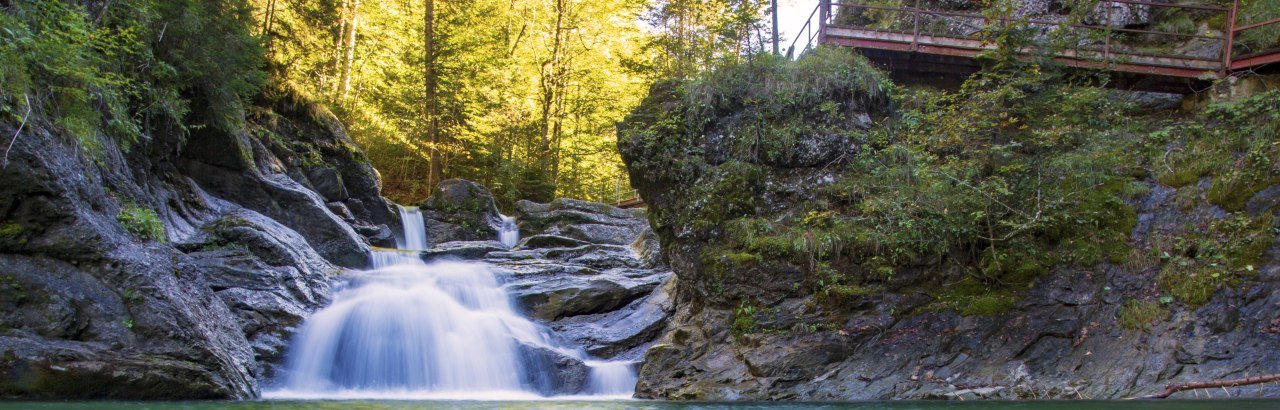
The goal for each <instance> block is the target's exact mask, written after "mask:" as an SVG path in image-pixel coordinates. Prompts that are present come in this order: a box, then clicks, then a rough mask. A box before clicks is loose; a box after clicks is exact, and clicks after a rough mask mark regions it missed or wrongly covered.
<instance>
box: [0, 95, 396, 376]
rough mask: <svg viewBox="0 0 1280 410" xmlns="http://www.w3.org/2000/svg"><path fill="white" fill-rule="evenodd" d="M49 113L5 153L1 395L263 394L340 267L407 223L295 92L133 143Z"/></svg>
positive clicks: (8, 127)
mask: <svg viewBox="0 0 1280 410" xmlns="http://www.w3.org/2000/svg"><path fill="white" fill-rule="evenodd" d="M15 125H16V124H11V123H9V122H8V121H5V122H3V123H0V131H2V132H4V133H5V134H6V135H13V134H14V132H15V131H16V130H15ZM50 129H51V128H48V127H45V126H42V125H41V124H38V123H35V124H26V127H25V128H24V130H23V132H22V135H21V138H20V139H18V140H17V141H16V142H15V143H14V146H13V149H12V151H11V152H10V153H9V157H8V159H9V163H8V164H7V166H5V167H4V168H3V169H2V170H0V226H2V227H3V233H2V234H0V281H3V286H0V306H3V310H2V312H3V313H0V396H6V397H30V398H116V399H164V398H168V399H173V398H184V399H214V398H252V397H256V396H257V395H258V394H259V392H260V390H261V388H262V383H263V380H264V379H265V378H266V377H268V375H269V373H270V371H271V369H270V365H271V363H274V362H276V361H278V360H279V358H280V355H281V353H282V352H283V348H284V346H285V343H286V341H287V340H288V339H289V334H290V332H291V329H292V327H293V326H295V325H296V324H297V323H298V322H299V321H301V320H302V318H303V317H305V316H306V315H307V314H309V313H310V312H311V311H312V310H314V309H316V308H317V307H319V306H321V305H323V304H325V303H327V302H328V301H329V283H330V278H331V277H332V276H333V275H336V274H339V273H340V272H341V271H342V270H343V269H344V267H345V268H360V267H364V266H365V265H366V264H367V258H368V249H369V246H370V244H371V243H372V244H385V243H387V241H389V240H392V239H393V238H392V236H391V231H390V230H389V229H388V228H387V226H386V223H387V222H388V221H389V219H390V218H392V216H391V215H392V213H391V211H390V204H389V203H388V202H386V201H385V200H383V199H382V198H381V197H380V196H379V195H378V189H379V181H378V178H377V173H376V172H375V171H374V170H373V168H372V167H370V166H369V164H368V161H367V160H365V159H364V155H363V154H362V153H361V152H360V151H359V150H358V149H356V148H355V146H354V145H353V144H352V142H351V140H350V139H349V138H348V137H347V136H346V134H345V132H344V131H343V129H342V127H341V126H340V124H338V122H337V120H336V119H335V118H334V117H333V116H332V114H329V113H328V112H327V111H325V110H324V109H323V108H322V107H319V106H316V105H312V104H306V103H303V102H300V101H299V100H297V99H295V98H293V97H291V96H289V95H277V96H272V97H264V98H263V99H262V100H261V101H259V102H258V105H257V107H253V108H251V109H250V110H249V112H248V114H247V121H246V126H245V128H244V129H242V130H239V131H236V132H222V131H217V130H214V129H212V128H206V129H201V130H197V131H195V132H193V133H192V135H189V136H184V135H181V134H180V133H176V132H175V133H174V134H172V135H168V134H157V135H152V136H150V139H148V140H146V141H143V142H141V143H138V144H135V145H134V146H133V147H131V149H129V150H127V151H126V150H122V149H121V148H119V147H117V146H115V145H114V144H112V143H110V142H106V143H104V144H102V147H101V148H100V149H99V150H97V151H86V150H83V149H82V148H80V147H78V146H77V144H75V143H73V142H70V139H69V138H67V137H64V136H62V135H58V134H55V133H52V132H50V131H49V130H50Z"/></svg>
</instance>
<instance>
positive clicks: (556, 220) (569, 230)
mask: <svg viewBox="0 0 1280 410" xmlns="http://www.w3.org/2000/svg"><path fill="white" fill-rule="evenodd" d="M516 219H517V221H519V224H520V234H521V235H525V236H532V235H556V236H562V237H567V238H572V239H577V240H580V241H583V242H589V243H602V244H614V245H626V244H630V243H631V242H632V241H634V240H635V239H636V238H637V237H639V236H640V234H642V233H644V231H645V230H647V229H649V221H648V220H647V219H645V214H644V210H641V209H621V208H616V207H613V206H610V205H607V204H602V203H599V202H588V201H581V200H576V199H568V198H560V199H556V200H554V201H551V202H550V203H546V204H540V203H536V202H530V201H523V200H522V201H519V202H516Z"/></svg>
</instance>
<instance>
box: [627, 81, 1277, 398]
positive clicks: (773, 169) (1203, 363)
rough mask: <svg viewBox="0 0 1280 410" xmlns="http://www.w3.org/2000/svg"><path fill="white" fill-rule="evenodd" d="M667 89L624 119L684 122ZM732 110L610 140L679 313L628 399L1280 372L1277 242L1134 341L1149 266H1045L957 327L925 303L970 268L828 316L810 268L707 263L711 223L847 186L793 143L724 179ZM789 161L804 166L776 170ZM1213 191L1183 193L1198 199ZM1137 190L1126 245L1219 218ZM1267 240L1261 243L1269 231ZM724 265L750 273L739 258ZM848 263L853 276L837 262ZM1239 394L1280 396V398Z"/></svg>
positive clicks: (1074, 390) (984, 387) (921, 392)
mask: <svg viewBox="0 0 1280 410" xmlns="http://www.w3.org/2000/svg"><path fill="white" fill-rule="evenodd" d="M664 92H665V91H664V89H662V88H660V87H655V88H654V90H653V91H652V93H651V95H650V99H651V100H650V101H647V102H646V103H643V104H642V105H641V108H640V109H638V110H637V111H636V112H634V113H633V114H632V115H633V119H634V118H639V119H641V121H643V119H651V118H664V117H663V116H662V115H663V114H660V113H662V112H672V111H673V110H677V109H678V108H672V105H674V104H673V103H667V102H664V101H669V100H664V98H666V97H664ZM650 110H652V111H650ZM841 113H842V115H849V116H854V117H860V116H862V115H864V114H861V113H858V112H848V111H841ZM739 116H741V113H736V112H721V113H717V117H715V118H713V119H712V120H710V121H708V122H710V123H711V124H713V126H712V127H711V129H709V130H707V131H706V132H705V133H704V134H703V135H692V136H686V135H685V134H677V135H676V136H675V137H673V136H671V135H660V136H658V137H657V138H656V139H645V138H646V136H645V135H644V133H635V134H628V133H626V132H623V137H621V139H620V141H619V147H620V151H621V153H622V156H623V160H624V161H626V162H627V164H628V169H629V170H630V172H631V181H632V184H633V185H634V186H635V187H637V188H638V189H639V192H640V195H641V197H642V198H643V199H644V201H645V202H646V203H647V204H648V205H649V207H650V215H651V220H652V222H653V229H654V231H655V232H656V236H657V237H658V238H659V239H660V241H661V249H662V260H663V262H665V264H667V265H668V266H670V268H671V269H672V270H673V271H674V274H675V277H674V278H673V279H672V284H671V289H670V292H669V295H670V297H671V301H670V302H669V303H672V304H673V306H674V308H675V314H674V315H673V317H672V319H671V323H670V324H669V325H668V326H667V327H666V330H665V331H664V334H663V336H662V337H661V339H659V341H658V342H657V343H656V344H654V345H653V346H652V347H651V348H649V349H648V351H647V353H646V354H645V361H644V363H643V364H642V367H641V370H640V376H639V383H638V386H637V392H636V394H637V397H640V398H652V399H696V400H888V399H974V398H990V399H1050V398H1063V399H1075V398H1093V399H1120V398H1126V397H1136V396H1142V395H1145V394H1150V393H1154V392H1159V391H1160V390H1162V389H1163V386H1164V385H1165V384H1166V383H1169V382H1182V381H1205V380H1215V379H1230V378H1236V377H1243V376H1245V375H1259V374H1265V373H1275V372H1277V371H1280V356H1277V355H1275V354H1274V353H1272V352H1275V351H1277V350H1280V331H1277V326H1275V323H1277V321H1278V320H1280V247H1277V246H1275V245H1272V246H1271V247H1270V248H1269V249H1268V250H1267V251H1266V256H1264V257H1263V258H1262V260H1263V263H1261V264H1259V265H1258V266H1252V265H1251V266H1250V268H1252V269H1254V271H1252V272H1256V273H1250V274H1249V275H1247V276H1245V277H1244V278H1243V279H1241V280H1240V281H1239V282H1238V284H1235V285H1232V286H1225V287H1223V288H1221V289H1218V290H1217V291H1216V293H1214V294H1213V295H1212V297H1211V298H1209V300H1208V302H1207V303H1204V304H1203V305H1187V304H1180V303H1178V302H1176V301H1173V299H1172V298H1170V299H1169V300H1170V302H1164V303H1165V304H1166V305H1167V306H1163V307H1161V309H1168V310H1167V312H1168V313H1167V317H1164V316H1161V317H1160V318H1159V320H1156V321H1153V323H1151V324H1150V326H1149V327H1146V328H1137V329H1135V328H1132V327H1125V326H1122V325H1121V324H1120V321H1121V319H1120V318H1121V317H1122V315H1123V314H1124V307H1125V303H1126V301H1127V300H1133V299H1134V298H1135V297H1144V298H1150V299H1152V300H1156V299H1157V298H1159V296H1160V292H1161V291H1160V290H1159V289H1158V288H1157V285H1156V283H1157V278H1156V276H1157V274H1158V271H1159V270H1160V269H1159V267H1158V266H1156V267H1153V266H1152V265H1143V266H1138V264H1136V263H1135V264H1130V263H1111V262H1107V261H1103V262H1101V263H1099V264H1097V265H1095V266H1066V265H1065V264H1064V265H1060V266H1049V267H1047V272H1046V273H1045V274H1043V275H1041V276H1039V277H1038V278H1037V279H1035V280H1034V281H1033V282H1032V283H1031V284H1030V286H1029V287H1027V288H1024V289H1017V290H1015V291H1014V292H1015V294H1016V299H1014V300H1016V302H1011V305H1012V306H1010V307H1009V308H1008V309H1007V310H1003V311H999V312H994V313H991V314H987V315H981V314H975V315H969V316H966V315H962V314H961V313H960V312H957V311H956V309H949V308H945V307H943V308H939V306H940V305H939V304H938V303H937V299H936V296H935V294H936V293H937V292H936V289H938V288H939V287H945V286H948V285H949V284H950V283H953V282H954V281H952V282H947V281H945V280H939V279H938V278H947V277H948V276H949V275H952V274H953V273H954V272H956V271H957V269H959V268H960V264H962V263H964V262H963V261H958V260H937V259H928V260H916V261H909V262H908V263H905V264H903V265H904V266H901V267H900V268H899V269H897V270H896V271H895V272H894V273H893V275H892V276H890V277H889V278H888V279H880V280H881V282H880V283H875V284H870V285H869V287H867V288H864V289H871V290H870V291H866V292H864V293H852V292H851V294H849V295H845V296H840V297H841V298H842V300H840V303H841V305H839V306H833V304H832V303H830V301H829V300H826V301H825V302H824V299H822V296H821V295H819V294H817V293H816V292H815V291H814V290H813V289H814V287H813V286H812V284H811V283H810V282H807V280H809V279H807V278H810V277H811V276H808V275H809V273H808V269H810V267H808V266H805V265H804V264H802V263H798V262H796V261H793V260H780V259H781V258H771V257H767V256H766V257H759V256H755V255H750V254H747V255H738V254H725V253H715V252H711V251H714V250H717V249H722V248H718V247H722V246H724V244H725V243H726V241H727V239H726V235H727V234H726V233H725V231H726V226H725V225H727V224H719V225H717V224H714V223H707V221H708V220H710V219H711V218H713V217H717V216H719V215H724V214H733V215H747V216H751V217H754V218H758V219H759V220H765V221H772V220H780V219H783V218H788V217H795V216H796V215H801V216H803V215H805V212H807V211H810V210H813V209H815V207H813V204H815V203H818V204H821V202H818V201H820V198H818V196H817V194H816V193H817V192H822V191H823V190H826V189H831V188H832V184H833V183H834V181H837V180H838V177H839V176H840V175H839V174H838V173H837V171H835V170H836V169H839V168H840V166H839V165H840V164H839V163H824V162H823V161H825V160H826V159H824V158H816V157H812V156H811V154H809V153H810V152H811V150H807V149H803V147H801V148H800V149H796V150H793V151H791V152H790V153H782V154H783V155H780V156H774V157H766V158H762V157H761V156H759V155H756V156H750V155H751V154H754V153H753V152H748V153H746V154H738V155H739V157H738V158H737V161H738V165H735V167H733V168H728V169H726V167H725V166H721V165H720V164H733V163H732V162H727V161H726V158H725V157H724V155H726V154H724V152H725V151H726V149H725V148H723V147H717V145H718V144H722V143H724V138H722V137H719V136H718V134H717V133H719V132H723V131H722V130H717V129H715V128H714V124H716V121H732V120H733V119H735V118H739ZM872 117H873V118H875V117H876V116H875V115H874V113H873V114H872ZM623 131H626V130H625V129H624V130H623ZM686 137H687V138H688V139H674V140H673V139H672V138H686ZM801 137H802V141H801V143H800V144H804V142H803V136H801ZM858 141H859V140H858V139H857V138H849V139H846V142H845V143H846V144H849V146H845V147H840V148H827V149H830V150H835V151H840V152H855V151H857V150H859V149H862V148H861V147H859V146H858V144H860V142H858ZM786 155H795V156H797V157H798V158H799V159H800V160H789V161H778V160H777V159H778V158H787V157H786ZM837 161H838V160H837ZM672 169H675V171H674V172H673V171H672ZM1208 182H1209V181H1208V180H1207V179H1205V180H1202V181H1201V183H1200V184H1198V185H1195V186H1190V187H1184V188H1183V189H1190V190H1192V192H1193V193H1194V194H1195V195H1194V196H1192V198H1199V195H1203V192H1206V191H1207V190H1208V189H1209V185H1210V184H1209V183H1208ZM1141 185H1143V187H1144V188H1146V189H1149V193H1146V194H1144V195H1143V196H1142V197H1138V198H1136V199H1133V200H1132V203H1130V204H1129V205H1131V206H1132V207H1133V209H1134V210H1135V211H1136V213H1137V218H1136V219H1137V221H1138V222H1137V225H1136V226H1135V227H1134V228H1133V231H1132V233H1131V235H1130V239H1131V241H1133V242H1135V243H1137V244H1142V243H1146V241H1152V240H1158V239H1160V238H1161V235H1167V232H1171V231H1176V230H1177V229H1181V228H1180V227H1184V226H1206V225H1208V224H1209V222H1210V221H1213V220H1215V218H1222V217H1223V215H1224V214H1225V213H1224V211H1223V210H1222V209H1220V208H1218V207H1216V206H1213V205H1209V204H1207V203H1202V202H1196V203H1194V204H1192V205H1193V206H1190V207H1188V204H1186V203H1180V202H1179V200H1178V199H1177V197H1178V195H1175V194H1174V191H1173V189H1172V188H1168V187H1164V186H1161V185H1159V184H1158V183H1156V182H1155V181H1152V180H1149V179H1148V180H1145V181H1142V182H1141ZM1277 192H1280V190H1277V187H1275V186H1272V187H1270V188H1266V189H1263V190H1261V191H1260V192H1258V193H1257V194H1255V195H1253V196H1252V198H1250V199H1249V200H1248V201H1247V203H1246V204H1245V209H1246V211H1247V212H1249V213H1250V214H1251V215H1259V214H1264V213H1277V212H1278V209H1280V207H1277V206H1275V204H1276V202H1277V201H1276V197H1277V194H1276V193H1277ZM730 196H731V198H730V199H729V200H722V199H723V198H726V197H730ZM1183 202H1185V200H1183ZM816 208H817V209H819V210H820V209H821V205H819V206H818V207H816ZM1275 229H1276V228H1275V227H1274V226H1272V227H1271V230H1270V231H1266V232H1270V234H1272V235H1274V233H1275V232H1276V230H1275ZM707 255H719V256H717V257H716V258H709V257H708V256H707ZM734 257H739V258H743V259H744V260H749V261H750V263H740V264H732V258H734ZM753 258H754V259H753ZM724 266H730V268H725V267H724ZM841 268H848V267H843V266H835V267H833V269H841ZM853 269H857V268H856V267H853ZM856 274H857V272H854V273H852V274H851V275H850V276H855V275H856ZM953 277H954V276H953ZM1232 394H1233V395H1244V396H1250V397H1254V396H1263V397H1276V396H1278V395H1280V386H1275V385H1266V386H1256V387H1255V386H1251V387H1249V388H1242V389H1237V390H1233V391H1232ZM1187 397H1190V396H1187Z"/></svg>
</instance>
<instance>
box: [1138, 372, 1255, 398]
mask: <svg viewBox="0 0 1280 410" xmlns="http://www.w3.org/2000/svg"><path fill="white" fill-rule="evenodd" d="M1274 381H1280V374H1267V375H1262V376H1254V377H1246V378H1243V379H1231V380H1215V381H1209V382H1193V383H1169V384H1167V385H1165V386H1164V391H1163V392H1160V393H1159V394H1152V395H1148V396H1142V397H1139V399H1165V398H1169V396H1170V395H1172V394H1174V393H1177V392H1180V391H1183V390H1197V389H1208V388H1211V387H1221V388H1222V389H1223V390H1224V391H1225V390H1226V389H1227V388H1228V387H1237V386H1247V385H1250V384H1259V383H1266V382H1274ZM1206 392H1207V391H1206ZM1227 395H1228V396H1230V393H1228V394H1227Z"/></svg>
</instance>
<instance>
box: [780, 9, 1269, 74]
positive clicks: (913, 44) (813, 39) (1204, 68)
mask: <svg viewBox="0 0 1280 410" xmlns="http://www.w3.org/2000/svg"><path fill="white" fill-rule="evenodd" d="M904 1H914V2H915V6H914V7H892V6H877V5H870V4H861V3H857V2H849V1H846V2H841V1H838V0H820V1H819V4H818V6H817V7H816V8H815V9H814V12H813V13H812V14H811V16H810V21H809V22H807V23H806V24H805V26H803V27H802V28H801V33H800V34H801V35H800V36H799V37H798V38H797V39H796V42H793V44H792V46H791V50H792V51H793V52H794V50H795V47H796V46H797V45H798V44H799V45H802V46H803V47H804V49H805V50H808V49H809V48H811V47H813V46H816V45H818V44H834V45H841V46H850V47H854V48H855V49H857V50H858V51H859V52H860V53H861V54H863V55H865V56H866V57H867V58H868V59H870V60H871V61H872V63H874V64H876V65H878V66H880V67H882V68H884V69H886V70H888V71H889V72H890V74H891V75H893V76H895V77H900V78H901V77H906V78H913V77H916V78H918V77H926V78H940V79H943V80H947V79H950V80H951V81H952V82H958V81H960V80H962V79H963V77H966V76H968V75H969V74H971V73H973V72H975V71H977V70H978V67H979V63H978V61H977V59H976V57H977V56H978V55H979V54H981V53H983V52H986V51H989V50H993V49H995V48H996V45H994V44H992V43H989V42H986V41H983V40H982V39H981V38H979V37H977V36H968V37H966V36H961V35H955V34H936V33H930V32H928V30H925V29H922V28H921V26H922V20H930V19H932V20H938V19H951V20H952V21H966V22H970V23H981V24H985V23H986V22H987V21H988V17H986V16H984V15H982V14H979V13H975V12H954V11H943V10H927V9H922V8H920V3H919V1H918V0H904ZM1099 4H1100V5H1105V6H1099V7H1104V8H1105V10H1106V13H1107V17H1106V20H1107V21H1110V20H1111V18H1110V13H1111V10H1112V9H1113V8H1114V7H1117V6H1123V7H1129V8H1130V10H1131V9H1132V8H1134V7H1146V8H1147V10H1148V11H1147V13H1149V14H1151V15H1153V16H1154V13H1150V9H1151V8H1155V7H1167V8H1180V9H1188V10H1191V11H1194V12H1198V13H1209V14H1210V15H1221V18H1222V19H1223V22H1224V26H1225V27H1226V28H1225V29H1224V33H1223V34H1222V35H1217V36H1215V35H1212V33H1209V34H1205V33H1175V32H1162V31H1152V30H1141V29H1134V28H1125V27H1113V26H1112V25H1085V24H1077V25H1073V26H1071V27H1072V29H1074V30H1082V31H1091V32H1095V33H1094V34H1097V35H1098V36H1101V37H1102V38H1103V40H1101V41H1100V42H1101V44H1086V45H1081V46H1077V47H1075V48H1070V49H1065V50H1061V51H1059V52H1057V53H1056V54H1055V55H1054V56H1053V59H1054V60H1056V61H1058V62H1059V63H1062V64H1063V65H1065V66H1067V67H1071V68H1076V69H1091V70H1101V71H1103V72H1106V73H1108V74H1110V75H1111V77H1112V80H1113V81H1111V82H1109V85H1110V86H1113V87H1117V88H1125V89H1134V90H1145V91H1162V92H1176V93H1188V92H1192V91H1194V90H1197V89H1203V88H1204V87H1205V86H1207V85H1208V83H1211V82H1212V81H1214V80H1217V79H1221V78H1225V77H1226V76H1228V75H1231V74H1232V73H1235V72H1240V71H1262V72H1266V71H1277V70H1276V68H1277V67H1276V66H1280V64H1276V65H1271V64H1272V63H1277V62H1280V47H1277V45H1276V44H1271V45H1270V46H1271V48H1269V49H1264V50H1260V51H1255V50H1248V52H1246V51H1245V50H1244V49H1245V48H1247V47H1239V46H1237V43H1236V42H1235V39H1236V37H1237V36H1238V35H1240V34H1241V33H1244V32H1246V31H1251V30H1258V29H1262V28H1265V27H1269V26H1273V25H1277V24H1280V10H1276V11H1275V14H1276V15H1275V16H1266V17H1268V18H1270V19H1269V20H1268V19H1265V18H1262V19H1260V21H1256V22H1239V21H1237V20H1238V18H1237V13H1236V10H1237V6H1235V5H1233V6H1231V7H1218V6H1212V5H1195V4H1174V3H1154V2H1150V1H1146V0H1101V1H1100V3H1099ZM861 12H876V13H881V14H882V15H883V14H890V13H893V14H896V15H898V16H899V17H898V18H897V19H896V20H894V21H895V22H896V23H898V24H897V25H898V26H899V27H895V28H880V27H869V26H866V25H861V26H860V25H858V24H855V23H850V22H849V21H850V20H856V19H851V18H843V19H837V16H838V15H840V14H841V13H845V14H847V15H854V14H856V13H861ZM1253 17H1254V18H1255V19H1259V18H1258V17H1257V16H1253ZM1026 23H1027V24H1030V25H1033V26H1037V27H1044V28H1045V29H1046V30H1048V29H1049V27H1055V26H1056V25H1057V24H1059V23H1060V22H1053V21H1037V20H1033V19H1029V20H1027V21H1026ZM1272 29H1274V27H1272ZM806 34H807V36H806ZM1117 34H1126V35H1153V36H1164V37H1171V38H1174V39H1181V41H1188V42H1190V41H1195V42H1200V43H1201V44H1207V45H1208V47H1207V50H1209V52H1208V53H1206V52H1205V51H1203V50H1202V51H1200V53H1202V54H1200V55H1195V53H1193V52H1191V51H1187V52H1182V53H1174V52H1169V53H1160V52H1152V51H1146V50H1139V49H1136V48H1135V47H1131V46H1123V45H1120V44H1118V42H1113V41H1112V37H1114V36H1115V35H1117ZM1095 37H1096V36H1095ZM802 39H807V41H806V42H804V43H803V44H800V41H801V40H802ZM1214 47H1216V49H1217V51H1214ZM1033 51H1034V50H1029V49H1028V50H1020V52H1021V53H1022V54H1024V55H1031V54H1032V53H1033ZM1213 52H1216V55H1211V56H1208V57H1206V56H1204V54H1209V53H1213Z"/></svg>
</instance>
